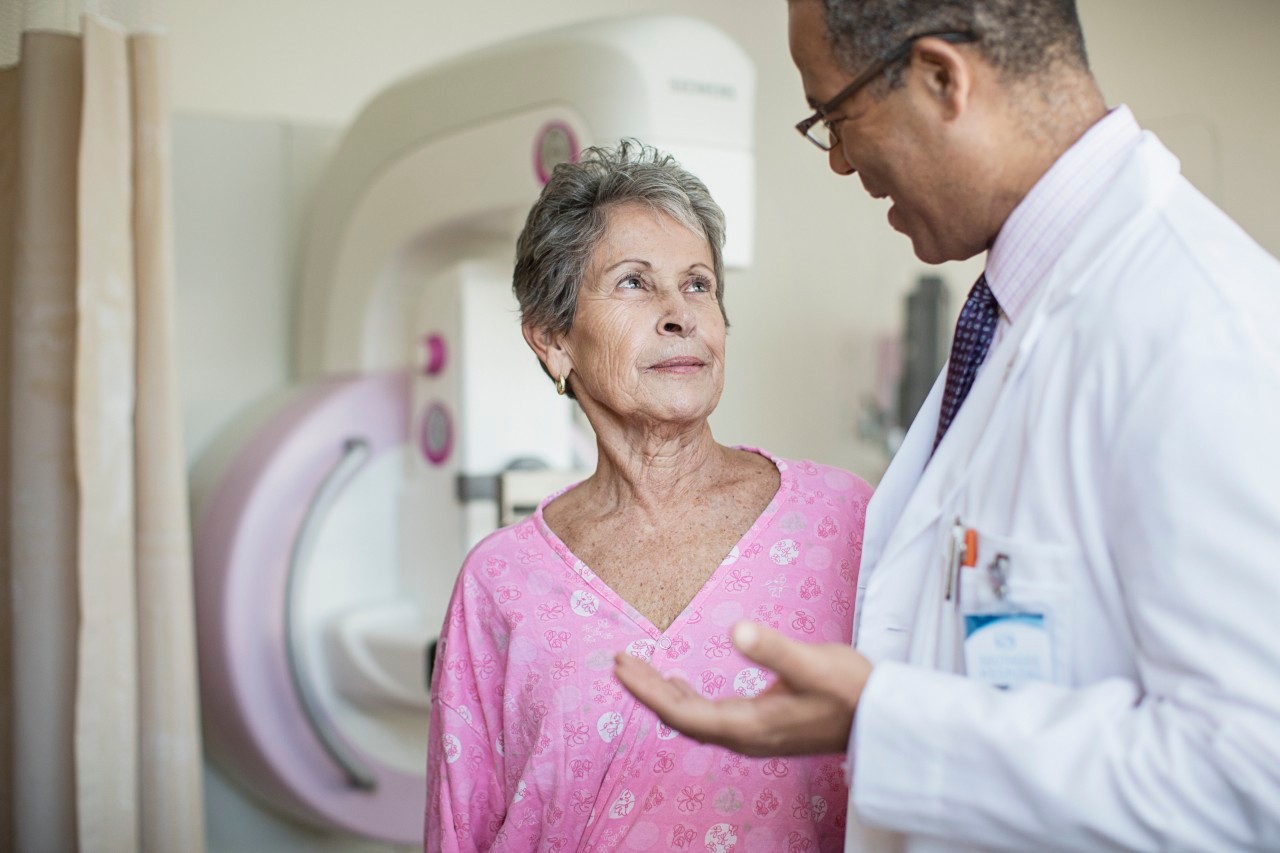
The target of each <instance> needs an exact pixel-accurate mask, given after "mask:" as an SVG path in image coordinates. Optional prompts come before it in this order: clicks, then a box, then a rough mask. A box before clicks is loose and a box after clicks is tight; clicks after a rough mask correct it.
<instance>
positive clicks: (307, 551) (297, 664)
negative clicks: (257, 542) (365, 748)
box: [284, 438, 378, 791]
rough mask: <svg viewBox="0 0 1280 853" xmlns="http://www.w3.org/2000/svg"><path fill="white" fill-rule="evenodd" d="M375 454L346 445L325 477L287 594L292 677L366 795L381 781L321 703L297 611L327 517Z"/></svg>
mask: <svg viewBox="0 0 1280 853" xmlns="http://www.w3.org/2000/svg"><path fill="white" fill-rule="evenodd" d="M370 454H371V450H370V447H369V442H367V441H365V440H364V439H359V438H353V439H347V440H346V441H345V442H343V445H342V458H341V459H340V460H338V464H337V465H335V466H334V467H333V470H332V471H330V472H329V473H328V474H327V475H326V476H325V478H324V482H322V483H321V484H320V488H319V489H317V490H316V494H315V497H314V498H313V499H312V501H311V505H310V506H308V507H307V512H306V515H305V516H304V517H303V519H302V527H301V528H300V530H299V531H298V538H297V539H296V540H294V543H293V553H292V554H290V555H289V573H288V575H287V577H286V580H285V591H284V630H285V652H286V656H287V657H288V660H289V676H290V678H291V679H292V680H293V686H294V689H295V690H297V692H298V698H299V699H300V700H301V702H302V711H303V714H304V715H305V716H306V718H307V723H308V724H309V725H310V726H311V731H312V732H314V733H315V736H316V737H317V738H318V739H319V740H320V743H321V745H322V746H324V750H325V752H327V753H329V757H330V758H332V759H333V760H334V762H335V763H336V764H337V765H338V766H339V767H341V768H342V772H343V773H344V774H345V775H346V777H347V781H348V783H349V784H350V785H351V786H352V787H354V788H359V789H361V790H365V791H372V790H374V789H375V788H377V787H378V780H377V779H376V778H375V777H374V775H373V771H372V770H371V769H370V768H369V766H368V765H367V764H366V763H365V762H363V761H361V760H360V758H359V757H358V756H357V755H355V754H354V753H352V751H351V750H350V748H348V747H347V744H346V742H345V741H344V740H343V739H342V738H341V736H339V734H338V733H337V731H336V730H335V729H334V727H333V724H332V723H331V722H330V721H329V717H328V715H327V714H325V712H324V708H323V707H322V706H321V704H320V699H319V696H318V695H317V693H316V689H315V686H314V684H313V682H312V678H311V673H310V671H309V670H308V669H307V664H306V655H305V653H304V651H303V640H302V627H301V625H300V624H299V622H298V618H297V612H296V611H297V606H298V602H297V600H296V599H297V596H298V594H299V593H298V591H299V590H300V589H302V586H303V580H304V576H303V575H304V572H305V571H306V567H307V565H308V564H309V562H310V559H311V551H312V549H313V548H314V546H315V540H316V536H317V535H319V531H320V526H321V524H322V523H323V521H324V519H325V516H327V515H328V514H329V510H330V509H332V508H333V503H334V501H335V500H336V499H337V497H338V495H339V494H340V493H341V492H342V489H343V488H344V487H345V486H346V485H347V483H349V482H350V481H351V478H352V477H354V476H355V474H356V472H357V471H359V470H360V468H361V467H363V465H364V464H365V462H367V461H368V460H369V456H370Z"/></svg>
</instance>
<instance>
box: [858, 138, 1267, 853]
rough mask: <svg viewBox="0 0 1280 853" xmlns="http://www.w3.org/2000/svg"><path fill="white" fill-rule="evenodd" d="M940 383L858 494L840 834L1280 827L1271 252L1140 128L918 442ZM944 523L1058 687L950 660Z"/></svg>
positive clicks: (1163, 842) (1116, 839)
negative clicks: (994, 585)
mask: <svg viewBox="0 0 1280 853" xmlns="http://www.w3.org/2000/svg"><path fill="white" fill-rule="evenodd" d="M942 384H943V381H942V379H940V380H939V382H938V384H937V385H936V386H935V387H934V389H933V393H932V394H931V395H930V397H929V398H928V400H927V401H926V403H925V404H924V406H923V408H922V410H921V412H920V414H919V416H918V417H917V418H916V422H915V424H914V426H913V427H912V429H911V431H910V432H909V433H908V435H907V438H906V441H905V442H904V444H903V446H902V448H901V450H900V451H899V453H898V455H897V457H896V458H895V459H894V461H893V464H892V465H891V467H890V468H889V470H888V471H887V472H886V474H885V477H884V480H883V482H882V483H881V485H880V487H879V489H878V490H877V492H876V495H875V498H874V500H873V501H872V502H871V505H870V507H869V508H868V514H867V528H866V535H865V542H864V545H863V564H862V573H861V580H860V586H862V587H863V588H862V589H861V590H860V593H859V607H858V617H857V619H858V626H857V638H856V641H855V642H856V644H857V647H858V648H859V649H860V650H861V651H862V652H863V653H864V654H865V655H867V657H869V658H870V659H871V660H872V661H873V662H874V664H875V669H874V671H873V674H872V677H871V680H870V681H869V683H868V686H867V689H866V691H865V692H864V694H863V697H862V700H861V704H860V707H859V709H858V712H857V716H856V719H855V723H854V738H853V745H852V753H853V763H852V767H853V788H852V793H851V794H850V817H849V820H850V829H849V837H848V849H849V850H900V849H902V850H922V849H955V848H957V847H962V846H965V845H972V846H978V847H991V848H1013V849H1025V850H1030V849H1035V850H1044V849H1051V848H1061V849H1076V850H1098V849H1110V848H1138V849H1150V850H1157V849H1159V850H1184V849H1185V850H1228V849H1230V850H1241V849H1270V850H1280V264H1277V262H1276V260H1275V259H1274V258H1272V257H1270V256H1268V255H1267V254H1266V253H1265V252H1264V251H1262V249H1260V248H1259V247H1258V246H1257V245H1256V244H1255V243H1254V242H1253V241H1252V240H1250V239H1249V238H1248V236H1247V235H1245V234H1244V232H1243V231H1241V230H1240V229H1239V227H1238V226H1236V225H1235V224H1234V223H1233V222H1231V221H1230V220H1229V219H1228V218H1227V217H1226V216H1225V215H1224V214H1222V213H1221V212H1220V211H1219V210H1217V209H1216V208H1215V207H1214V206H1213V205H1211V204H1210V203H1209V202H1208V201H1207V200H1206V199H1205V198H1204V197H1203V196H1201V195H1200V194H1199V193H1198V192H1197V191H1196V190H1195V189H1194V188H1193V187H1192V186H1191V185H1190V184H1189V183H1188V182H1187V181H1186V180H1185V179H1183V178H1182V177H1181V175H1180V172H1179V165H1178V162H1177V160H1176V159H1175V158H1174V157H1173V155H1172V154H1170V153H1169V152H1168V151H1167V150H1166V149H1165V148H1164V147H1163V146H1161V144H1160V143H1159V141H1158V140H1156V138H1155V137H1154V136H1152V135H1150V134H1143V137H1142V139H1141V141H1140V142H1139V144H1138V146H1137V147H1136V148H1135V150H1134V153H1133V154H1132V156H1131V157H1130V159H1129V160H1128V161H1127V162H1126V164H1125V165H1124V167H1123V168H1122V170H1121V172H1120V174H1119V176H1118V177H1117V179H1116V180H1115V182H1114V184H1112V185H1111V186H1109V187H1108V188H1107V190H1106V191H1105V193H1104V195H1103V198H1102V200H1101V201H1100V202H1099V204H1098V206H1097V208H1096V209H1095V210H1093V211H1092V212H1091V213H1090V214H1088V215H1087V216H1086V218H1085V223H1084V225H1083V226H1082V227H1081V229H1080V231H1079V233H1078V234H1077V235H1076V236H1075V237H1074V239H1073V240H1072V242H1071V244H1070V246H1069V248H1068V249H1067V251H1066V254H1065V255H1064V257H1063V258H1062V260H1061V262H1060V263H1058V264H1057V266H1056V268H1055V270H1054V271H1053V273H1052V274H1051V275H1050V277H1049V279H1048V280H1047V281H1046V283H1045V286H1044V287H1043V288H1042V289H1041V290H1040V291H1039V294H1038V295H1037V297H1036V303H1035V304H1034V305H1033V306H1030V307H1029V309H1028V310H1026V311H1025V313H1024V314H1023V315H1022V316H1021V317H1020V318H1019V320H1018V322H1017V323H1015V324H1014V325H1013V326H1012V327H1010V328H1009V329H1008V330H1007V332H1006V334H1005V335H1004V337H1003V339H1002V340H1001V341H1000V342H999V343H998V344H997V345H996V346H995V347H994V348H993V349H992V351H991V352H990V353H989V355H988V360H987V362H986V364H985V366H984V368H983V370H982V372H981V373H980V375H979V376H978V379H977V381H976V382H975V384H974V386H973V389H972V391H971V392H970V394H969V397H968V399H967V400H966V401H965V403H964V405H963V407H962V408H961V410H960V413H959V415H958V416H957V418H956V420H955V421H954V423H953V424H952V426H951V428H950V431H949V432H948V434H947V436H946V439H945V440H944V441H943V443H942V445H941V446H940V447H939V449H938V452H937V454H936V455H935V456H934V458H933V460H932V461H931V462H929V464H928V465H927V466H926V465H925V463H926V461H928V456H929V449H930V446H931V444H932V439H933V433H934V429H935V426H936V424H937V414H938V408H939V403H940V399H941V396H942V393H941V392H942ZM957 519H959V520H960V522H961V524H962V525H965V526H971V527H973V528H975V529H976V530H977V531H978V532H979V536H980V540H979V541H980V544H979V549H978V550H979V564H978V567H977V568H976V569H967V570H966V571H977V572H981V571H982V568H983V567H984V566H985V565H987V564H988V563H989V561H990V559H991V557H992V556H993V554H994V553H995V551H997V550H998V551H1000V552H1001V553H1006V554H1008V555H1009V556H1010V557H1011V558H1012V561H1011V562H1012V567H1013V568H1012V571H1011V575H1010V596H1009V597H1010V600H1013V601H1018V600H1021V599H1024V598H1025V599H1028V600H1031V599H1034V600H1035V601H1037V602H1040V603H1042V604H1043V603H1044V602H1048V606H1049V607H1050V608H1051V609H1052V611H1053V614H1054V625H1053V628H1052V631H1051V634H1052V636H1053V642H1054V657H1053V664H1054V670H1055V675H1054V679H1053V681H1054V683H1038V684H1033V685H1028V686H1026V687H1023V688H1021V689H1017V690H1011V691H1000V690H998V689H996V688H994V687H989V686H987V685H984V684H982V683H980V682H978V681H977V680H974V679H969V678H966V677H964V676H963V675H962V673H963V671H964V667H963V648H962V646H963V644H962V638H961V629H960V627H959V621H958V619H957V616H956V609H955V607H954V606H953V605H954V600H952V601H948V600H947V599H946V598H945V595H944V575H945V570H946V565H947V557H948V543H949V537H950V531H951V528H952V525H953V523H954V522H955V521H956V520H957ZM972 577H973V578H976V579H979V580H980V579H981V578H982V577H984V576H983V575H974V576H972ZM975 589H987V590H989V589H990V585H989V584H987V585H985V586H979V587H975ZM987 594H990V593H989V592H988V593H987Z"/></svg>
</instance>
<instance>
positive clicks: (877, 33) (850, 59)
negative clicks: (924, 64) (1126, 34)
mask: <svg viewBox="0 0 1280 853" xmlns="http://www.w3.org/2000/svg"><path fill="white" fill-rule="evenodd" d="M817 1H818V0H791V2H817ZM821 2H822V4H823V8H824V10H825V12H826V23H827V37H828V38H829V39H830V42H831V47H832V52H833V54H834V55H835V59H836V61H837V62H839V63H840V65H841V67H842V68H844V69H845V70H846V71H848V72H849V73H850V74H856V73H859V72H860V71H861V70H862V69H864V68H866V67H867V66H869V65H870V64H871V63H873V62H875V61H876V60H878V59H880V58H881V57H883V56H886V55H888V54H889V53H890V52H891V51H893V50H894V49H895V48H896V47H898V45H900V44H902V43H903V42H905V41H906V40H907V39H909V38H911V37H912V36H915V35H919V34H921V33H936V32H956V33H972V34H974V35H976V36H977V37H978V40H977V42H976V43H975V45H974V49H975V50H977V51H978V52H979V53H980V54H981V55H982V56H983V57H985V58H986V60H987V61H988V62H990V63H991V64H992V65H993V66H994V67H995V68H996V69H998V70H999V71H1000V72H1001V73H1002V74H1003V75H1004V76H1005V77H1007V78H1008V79H1010V80H1014V81H1018V80H1026V79H1030V78H1033V77H1038V76H1041V75H1043V74H1045V73H1047V72H1049V71H1051V70H1053V69H1055V68H1059V67H1064V66H1065V67H1070V68H1074V69H1078V70H1084V71H1087V70H1088V68H1089V59H1088V55H1087V54H1086V52H1085V46H1084V32H1083V30H1082V29H1081V27H1080V16H1079V14H1078V13H1077V12H1076V4H1075V0H821ZM905 67H906V62H905V60H904V61H903V62H899V63H897V64H896V65H895V66H894V67H891V68H889V69H888V70H887V71H886V73H885V76H884V78H883V80H885V81H887V83H886V82H881V83H879V86H878V88H879V90H880V92H881V93H883V92H884V91H886V88H893V87H896V86H898V85H900V84H901V82H902V75H903V70H904V68H905Z"/></svg>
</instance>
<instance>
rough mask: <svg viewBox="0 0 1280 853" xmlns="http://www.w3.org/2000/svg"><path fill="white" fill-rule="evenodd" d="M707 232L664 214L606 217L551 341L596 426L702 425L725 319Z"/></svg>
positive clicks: (712, 395) (717, 381) (712, 401)
mask: <svg viewBox="0 0 1280 853" xmlns="http://www.w3.org/2000/svg"><path fill="white" fill-rule="evenodd" d="M713 264H714V261H713V259H712V255H711V247H710V245H709V244H708V243H707V240H706V238H705V237H704V236H703V235H702V234H699V233H695V232H693V231H690V230H689V229H687V228H685V227H684V226H683V225H681V224H680V223H678V222H676V221H675V220H674V219H672V218H671V217H669V216H667V215H666V214H664V213H660V212H656V211H654V210H652V209H650V208H649V207H647V206H644V205H641V204H623V205H619V206H618V207H615V208H613V209H612V210H611V211H609V213H608V226H607V228H606V231H605V235H604V237H603V238H602V239H601V241H600V243H599V245H597V246H596V248H595V250H594V251H593V253H592V255H591V260H590V262H589V263H588V265H587V273H586V276H585V277H584V280H583V282H582V288H581V290H580V291H579V294H578V304H577V309H576V312H575V315H574V320H573V326H572V327H571V328H570V329H569V331H568V332H567V333H566V334H565V335H564V336H563V338H562V339H561V343H560V346H561V348H562V350H563V352H564V353H565V354H566V355H567V356H568V359H569V361H570V363H571V370H572V372H571V373H570V378H569V381H570V384H571V385H572V387H573V392H574V394H575V395H576V396H577V398H578V402H579V403H580V404H581V405H582V408H583V411H584V412H585V413H586V414H587V417H588V419H589V420H590V421H591V423H592V426H593V427H595V428H596V430H597V431H599V430H600V429H601V427H603V426H604V425H605V424H604V423H602V422H601V421H602V420H609V421H614V422H616V423H617V424H618V425H620V426H623V427H624V428H628V429H632V428H636V427H639V428H641V429H645V428H656V429H661V428H662V427H663V426H674V425H680V426H687V425H690V424H696V423H698V422H700V421H704V420H705V419H706V418H707V416H708V415H710V414H711V412H712V411H713V410H714V409H715V407H716V404H717V403H718V402H719V400H720V392H721V391H722V390H723V387H724V351H725V322H724V317H723V315H722V314H721V311H720V304H719V302H718V301H717V300H716V278H715V272H714V266H713Z"/></svg>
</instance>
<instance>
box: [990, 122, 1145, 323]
mask: <svg viewBox="0 0 1280 853" xmlns="http://www.w3.org/2000/svg"><path fill="white" fill-rule="evenodd" d="M1141 133H1142V130H1141V128H1139V127H1138V122H1137V120H1136V119H1134V117H1133V113H1132V112H1130V111H1129V108H1128V107H1127V106H1123V105H1121V106H1119V107H1117V108H1115V109H1113V110H1111V111H1110V112H1108V113H1107V114H1106V115H1105V116H1103V117H1102V119H1100V120H1099V121H1098V122H1097V123H1096V124H1095V125H1094V126H1093V127H1091V128H1089V130H1087V131H1086V132H1085V134H1084V135H1083V136H1081V137H1080V138H1079V139H1078V140H1076V142H1075V144H1074V145H1072V146H1071V147H1070V148H1068V149H1067V150H1066V152H1064V153H1063V154H1062V156H1061V157H1059V158H1058V159H1057V161H1055V162H1054V164H1053V165H1052V166H1051V167H1049V171H1047V172H1045V173H1044V175H1042V176H1041V178H1040V180H1038V181H1036V183H1035V186H1033V187H1032V188H1031V191H1030V192H1028V193H1027V195H1026V197H1025V198H1023V199H1022V201H1021V202H1019V203H1018V206H1017V207H1015V208H1014V210H1013V213H1011V214H1009V218H1008V219H1006V220H1005V223H1004V225H1003V226H1002V227H1001V229H1000V233H999V234H998V235H997V236H996V240H995V243H994V244H992V246H991V251H990V253H988V255H987V269H986V275H987V284H988V285H989V286H990V287H991V292H992V293H994V294H995V297H996V300H997V301H998V302H999V303H1000V309H1001V310H1002V311H1003V312H1004V313H1005V315H1006V316H1008V318H1009V321H1010V322H1015V321H1016V320H1017V319H1018V316H1019V315H1020V313H1021V311H1022V309H1023V308H1025V307H1026V305H1027V304H1028V303H1029V302H1030V299H1031V296H1032V295H1033V294H1034V293H1035V292H1036V290H1038V289H1039V287H1040V285H1041V283H1042V282H1043V281H1044V280H1045V278H1046V277H1047V276H1048V274H1049V271H1050V270H1051V269H1052V268H1053V265H1054V264H1055V263H1057V262H1058V259H1059V258H1061V257H1062V253H1063V252H1064V251H1065V250H1066V248H1067V244H1068V243H1070V242H1071V238H1072V237H1073V236H1075V232H1076V229H1077V228H1078V227H1079V225H1080V222H1081V220H1082V219H1083V218H1084V215H1085V214H1086V213H1088V212H1089V209H1090V208H1092V207H1093V205H1094V204H1095V203H1096V202H1097V201H1098V199H1099V198H1100V197H1101V196H1102V193H1103V191H1104V190H1105V189H1106V187H1107V184H1109V183H1110V182H1111V180H1112V178H1114V177H1115V176H1116V174H1117V173H1118V172H1119V171H1120V167H1121V166H1122V165H1123V164H1124V161H1125V159H1126V158H1127V157H1128V155H1129V153H1130V152H1131V151H1132V149H1133V147H1134V146H1135V145H1137V143H1138V139H1139V137H1140V135H1141Z"/></svg>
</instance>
